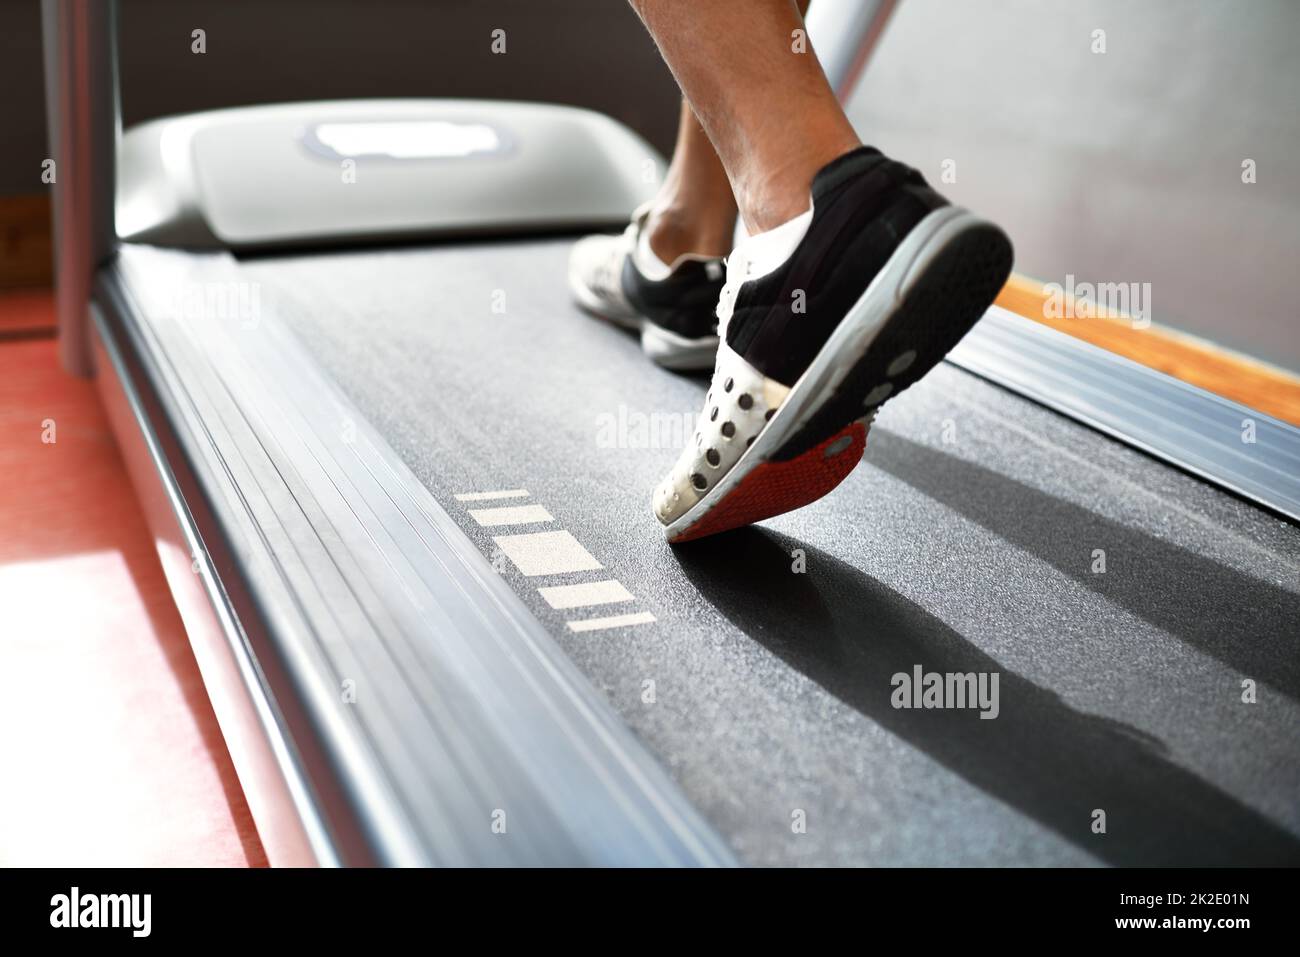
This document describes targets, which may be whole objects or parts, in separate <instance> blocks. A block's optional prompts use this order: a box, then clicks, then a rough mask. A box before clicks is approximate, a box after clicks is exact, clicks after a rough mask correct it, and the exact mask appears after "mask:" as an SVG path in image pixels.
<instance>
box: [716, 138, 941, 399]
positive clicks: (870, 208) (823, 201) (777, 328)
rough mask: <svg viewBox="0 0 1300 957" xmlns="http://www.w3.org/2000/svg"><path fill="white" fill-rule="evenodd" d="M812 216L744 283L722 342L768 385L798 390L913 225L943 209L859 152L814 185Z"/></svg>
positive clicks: (930, 194)
mask: <svg viewBox="0 0 1300 957" xmlns="http://www.w3.org/2000/svg"><path fill="white" fill-rule="evenodd" d="M812 198H813V216H812V222H811V223H810V224H809V226H808V231H807V233H806V234H805V235H804V238H803V240H802V241H801V242H800V243H799V246H798V247H797V248H796V249H795V251H794V253H793V254H792V255H791V256H790V258H789V259H788V260H786V262H784V263H783V264H782V265H781V266H779V267H778V268H777V269H775V270H773V271H772V272H770V273H768V274H766V275H764V276H760V277H759V278H757V279H754V280H750V281H749V282H746V283H744V284H743V285H741V287H740V289H739V290H738V292H737V294H736V302H735V308H734V311H733V312H732V316H731V319H730V321H729V322H728V323H727V344H728V345H729V346H730V347H731V348H732V349H734V350H735V351H736V352H737V353H738V354H739V355H741V356H742V357H743V358H744V359H745V360H746V361H747V362H748V363H749V364H750V365H752V366H753V367H754V368H756V369H757V370H758V371H759V372H761V373H763V374H764V375H765V376H767V377H768V378H771V379H775V380H777V381H778V382H781V383H783V384H785V385H794V383H795V382H796V381H798V379H799V377H800V376H801V375H803V373H804V370H806V369H807V368H808V366H809V365H811V364H812V361H813V359H814V358H816V356H817V353H818V352H820V351H821V348H822V346H824V345H825V344H826V342H827V340H828V339H829V338H830V336H831V333H833V332H834V331H835V328H836V326H838V325H839V323H840V321H841V320H842V319H843V318H844V317H845V316H846V315H847V314H848V312H849V310H850V309H851V308H852V307H853V305H854V304H855V303H856V302H857V301H858V299H859V298H861V296H862V293H863V292H865V291H866V288H867V286H868V285H870V283H871V280H872V279H873V278H874V277H875V276H876V274H877V273H878V272H880V270H881V268H882V267H883V266H884V265H885V263H886V261H887V260H888V259H889V257H890V256H891V255H892V254H893V253H894V251H895V250H896V249H897V248H898V246H899V244H901V243H902V241H903V239H904V238H905V237H906V236H907V234H908V233H909V232H911V231H912V229H913V227H915V226H916V224H917V223H919V222H920V221H921V220H922V219H924V218H925V217H926V216H927V215H928V214H930V213H931V212H933V211H934V210H936V209H938V208H940V207H942V206H946V205H948V202H947V200H945V199H944V198H943V197H942V196H940V195H939V194H938V193H936V192H935V191H934V190H932V189H930V187H929V186H928V185H926V182H925V179H924V178H923V177H922V176H921V174H920V173H919V172H917V171H916V170H914V169H912V168H911V167H909V166H905V165H904V164H902V163H898V162H895V161H894V160H891V159H889V158H888V157H886V156H884V155H883V154H882V153H881V152H880V151H879V150H876V149H874V148H872V147H869V146H863V147H860V148H858V149H856V150H853V151H852V152H850V153H846V154H844V155H843V156H841V157H839V158H838V159H836V160H834V161H833V162H831V163H829V164H828V165H826V166H825V167H823V168H822V170H821V171H820V172H819V173H818V174H817V176H816V178H815V179H814V180H813V186H812Z"/></svg>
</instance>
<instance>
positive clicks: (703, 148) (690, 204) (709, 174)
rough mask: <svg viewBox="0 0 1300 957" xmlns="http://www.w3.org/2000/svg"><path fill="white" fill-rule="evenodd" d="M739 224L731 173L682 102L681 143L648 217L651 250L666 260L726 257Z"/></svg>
mask: <svg viewBox="0 0 1300 957" xmlns="http://www.w3.org/2000/svg"><path fill="white" fill-rule="evenodd" d="M735 226H736V200H735V198H734V196H733V195H732V192H731V183H730V181H729V180H728V179H727V171H726V170H725V169H723V167H722V163H721V162H720V161H719V160H718V154H717V152H716V151H715V150H714V149H713V144H712V143H710V142H709V136H708V134H707V133H705V132H704V129H703V128H702V127H701V126H700V121H699V120H698V119H696V118H695V113H694V112H693V111H692V110H691V107H690V104H689V103H687V102H686V101H685V100H683V101H682V109H681V117H680V119H679V120H678V123H677V144H676V146H675V147H674V148H673V158H672V161H671V162H670V163H669V164H668V172H667V173H666V174H665V176H664V181H663V185H662V186H660V188H659V193H658V195H656V196H655V199H654V203H653V205H652V206H651V208H650V216H649V218H648V219H647V221H646V233H647V236H648V239H649V242H650V248H651V249H652V250H654V253H655V255H656V256H658V257H659V259H660V260H661V261H663V262H664V263H671V262H673V261H675V260H676V259H677V258H678V257H679V256H684V255H687V254H690V253H694V254H695V255H698V256H725V255H726V254H727V253H728V252H730V251H731V239H732V236H733V235H734V233H735Z"/></svg>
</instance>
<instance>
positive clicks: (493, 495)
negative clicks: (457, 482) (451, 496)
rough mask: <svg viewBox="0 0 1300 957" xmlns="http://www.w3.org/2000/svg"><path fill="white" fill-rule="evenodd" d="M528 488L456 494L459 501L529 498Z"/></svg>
mask: <svg viewBox="0 0 1300 957" xmlns="http://www.w3.org/2000/svg"><path fill="white" fill-rule="evenodd" d="M527 497H528V489H526V488H507V489H502V490H501V491H499V492H462V493H461V494H460V495H457V496H456V501H458V502H491V501H493V500H494V499H498V498H527Z"/></svg>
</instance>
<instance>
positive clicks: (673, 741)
mask: <svg viewBox="0 0 1300 957" xmlns="http://www.w3.org/2000/svg"><path fill="white" fill-rule="evenodd" d="M42 2H43V17H44V28H45V44H46V50H45V52H46V73H47V90H48V91H49V110H50V130H51V135H52V138H53V141H54V150H55V151H54V155H55V157H56V160H57V164H58V169H59V185H58V188H57V189H56V191H55V194H54V198H55V206H54V210H55V238H56V247H57V257H58V263H57V265H58V280H57V281H58V287H57V296H58V313H59V330H60V348H61V352H62V358H63V361H64V363H65V366H66V367H67V368H68V369H69V370H70V371H72V372H74V373H77V374H82V375H90V376H94V377H95V379H96V381H97V384H98V388H99V391H100V393H101V396H102V399H103V402H104V404H105V406H106V408H107V409H108V411H109V415H110V419H111V421H112V423H113V427H114V430H115V433H116V436H117V438H118V442H119V444H120V446H121V449H122V452H123V456H124V459H125V461H126V463H127V466H128V469H129V471H130V474H131V476H132V480H133V482H134V484H135V486H136V488H137V490H138V492H139V495H140V498H141V502H142V504H143V508H144V510H145V513H146V516H147V518H148V520H149V524H150V528H151V529H152V532H153V534H154V536H155V539H156V542H157V548H158V554H159V558H160V560H161V563H162V566H163V569H164V572H165V574H166V577H167V580H168V583H169V585H170V587H171V589H172V592H173V595H174V597H175V600H176V603H177V606H178V608H179V610H180V612H181V615H182V618H183V620H184V622H185V625H186V629H187V631H188V633H189V636H190V640H191V643H192V645H193V648H194V653H195V657H196V659H197V661H198V664H199V667H200V670H201V672H202V674H203V678H204V682H205V684H206V687H207V690H208V693H209V695H210V697H211V699H212V703H213V707H214V709H215V711H216V715H217V718H218V720H219V722H220V725H221V728H222V732H223V735H224V737H225V739H226V742H227V745H228V746H229V750H230V753H231V757H232V759H233V761H234V764H235V767H236V770H237V772H238V774H239V778H240V781H241V785H242V786H243V788H244V791H245V793H246V795H247V798H248V803H249V807H250V809H251V811H252V813H253V816H254V819H255V821H256V823H257V826H258V831H259V834H260V836H261V839H262V841H263V844H264V845H265V847H266V851H267V854H268V857H269V859H270V860H271V862H272V863H273V864H276V865H290V866H294V865H339V864H342V865H373V864H377V865H406V864H413V865H428V864H435V865H444V864H447V865H466V864H472V865H573V864H579V865H585V864H590V865H652V866H658V865H666V866H678V865H705V866H718V865H721V866H726V865H733V864H746V865H790V864H813V865H940V864H941V865H1085V866H1087V865H1098V864H1102V865H1105V864H1112V865H1238V864H1250V865H1254V864H1296V863H1300V801H1298V800H1297V795H1300V745H1298V743H1297V739H1296V729H1297V728H1298V727H1300V535H1298V534H1297V529H1296V522H1297V520H1300V431H1298V430H1297V429H1295V428H1294V427H1292V426H1290V425H1288V424H1286V423H1283V422H1280V421H1276V420H1274V419H1271V418H1269V417H1268V416H1265V415H1261V414H1259V413H1258V412H1255V411H1253V410H1251V409H1248V408H1245V407H1243V406H1240V405H1238V404H1236V403H1233V402H1230V401H1227V400H1225V399H1222V398H1220V397H1218V396H1215V395H1213V394H1210V393H1208V392H1205V391H1202V390H1199V389H1196V388H1194V387H1191V386H1189V385H1186V384H1184V383H1182V382H1179V381H1177V380H1174V379H1171V378H1169V377H1167V376H1164V375H1162V374H1160V373H1158V372H1155V371H1153V370H1151V369H1148V368H1145V367H1142V366H1139V365H1136V364H1134V363H1132V362H1129V361H1127V360H1125V359H1123V358H1120V357H1118V356H1115V355H1112V354H1109V353H1106V352H1103V351H1101V350H1098V349H1096V348H1094V347H1092V346H1089V345H1087V344H1085V343H1083V342H1080V341H1078V340H1075V339H1072V338H1070V337H1067V336H1064V335H1061V334H1059V333H1057V332H1055V331H1053V330H1051V329H1048V328H1046V327H1044V326H1042V325H1040V324H1037V323H1034V322H1031V321H1028V320H1026V319H1023V318H1021V317H1019V316H1015V315H1013V314H1011V313H1009V312H1007V311H1005V310H1003V309H999V308H997V307H994V308H992V309H990V310H989V312H988V314H987V315H986V316H985V317H984V319H983V320H982V321H981V322H980V324H979V325H978V326H977V327H976V329H975V330H974V331H973V332H972V333H971V334H970V335H969V336H967V338H966V339H965V340H964V341H963V342H962V344H961V345H960V346H959V347H958V348H957V349H956V350H954V352H953V353H952V354H951V355H950V356H949V359H948V361H947V362H946V363H944V364H943V365H942V366H941V367H939V368H938V369H936V370H935V371H934V372H933V373H932V374H930V375H929V376H928V377H927V378H926V379H925V380H924V381H922V382H921V383H919V384H918V385H917V386H916V387H914V388H912V389H910V390H908V392H907V393H905V394H904V395H902V396H900V397H899V398H897V399H896V400H894V401H893V402H891V403H889V404H888V405H887V406H886V407H885V408H884V410H883V412H882V414H881V415H880V417H879V419H878V420H877V423H876V424H875V426H874V428H873V429H872V431H871V435H870V437H869V441H868V448H867V452H866V456H865V460H864V462H863V463H862V464H861V465H860V466H859V467H858V469H857V470H856V471H855V472H854V473H853V474H852V475H850V476H849V478H848V479H847V480H846V481H845V482H844V484H843V485H842V486H841V487H840V488H839V489H837V490H836V491H835V492H834V493H832V494H831V495H830V496H828V497H827V498H825V499H823V500H821V501H819V502H817V503H815V504H813V505H811V506H809V507H807V508H804V509H801V510H799V511H797V512H794V513H791V514H787V515H784V516H780V517H779V518H776V519H774V520H771V521H768V522H766V523H763V524H762V525H761V526H757V527H752V528H747V529H743V530H738V531H736V532H732V533H728V534H727V535H725V536H718V537H714V538H710V539H705V540H702V541H699V542H696V543H692V544H689V545H686V546H682V547H677V548H670V547H669V546H668V545H667V544H666V542H665V541H664V537H663V533H662V530H661V528H660V527H659V525H658V523H657V521H656V520H655V519H654V517H653V515H652V514H651V512H650V508H649V494H650V489H651V488H652V487H653V484H654V482H655V481H656V480H657V479H658V478H659V476H660V474H661V473H662V472H663V471H664V470H666V469H667V468H668V467H669V466H670V464H671V462H672V461H673V459H674V458H675V457H676V450H677V448H678V447H680V444H681V443H682V442H683V441H685V440H686V438H687V437H688V436H689V434H690V422H691V421H692V419H693V417H694V415H695V413H696V411H697V410H698V408H699V405H700V397H701V394H702V392H703V391H704V389H705V385H706V383H705V381H704V380H701V379H697V378H692V377H686V376H681V375H678V374H674V373H671V372H668V371H665V370H662V369H659V368H657V367H655V366H653V365H651V364H650V363H649V362H647V361H646V360H645V358H644V356H643V355H642V354H641V351H640V348H639V345H638V343H637V342H636V341H635V339H634V338H632V337H629V336H628V335H627V334H626V333H624V332H622V331H620V330H618V329H617V328H615V327H613V326H612V325H610V324H606V323H601V322H599V321H595V320H593V319H592V318H590V317H588V316H586V315H583V314H582V313H580V312H579V311H578V310H577V309H576V308H575V307H574V306H573V305H572V304H571V302H570V299H569V295H568V292H567V288H566V284H565V263H566V256H567V252H568V248H569V246H570V244H571V243H572V241H573V238H574V236H575V235H579V234H581V233H583V232H585V231H589V230H591V229H600V228H606V229H608V228H617V227H618V226H619V225H621V224H622V223H624V222H625V221H626V216H627V213H628V211H629V210H630V209H632V208H633V207H634V206H635V205H636V204H637V203H639V202H640V201H641V200H642V199H644V198H645V197H646V196H647V195H648V194H649V193H650V192H651V191H652V190H653V188H654V181H655V175H653V174H655V173H657V172H658V171H659V169H661V165H662V158H661V157H659V156H657V155H656V154H655V153H654V151H653V150H652V149H651V148H650V147H649V146H648V145H647V144H646V143H645V142H644V141H642V140H641V139H640V138H639V137H637V136H636V135H635V134H633V133H632V132H631V131H629V130H627V129H626V128H624V127H622V126H621V125H619V124H617V123H615V122H614V121H612V120H610V119H608V118H606V117H603V116H599V115H597V114H594V113H591V112H587V111H583V110H577V109H572V108H567V107H558V106H549V105H544V104H535V103H509V102H486V101H484V102H475V101H450V100H416V99H412V100H389V101H347V102H326V103H302V104H286V105H280V106H269V107H250V108H241V109H232V110H219V111H213V112H208V113H199V114H191V115H188V116H181V117H174V118H170V119H166V120H158V121H153V122H150V123H147V124H144V125H142V126H140V127H137V128H135V129H132V130H128V131H126V132H125V133H122V132H121V131H120V128H119V127H120V123H119V111H118V107H117V78H116V65H115V55H116V54H115V48H116V47H115V40H114V22H115V11H114V4H111V3H102V4H100V3H87V2H81V0H42ZM891 6H892V4H891V3H888V2H880V3H841V2H840V0H817V3H816V4H814V8H813V11H812V15H811V18H810V23H809V26H810V31H811V33H812V35H813V37H814V39H815V40H816V42H817V46H818V49H819V52H820V53H821V54H822V57H823V60H824V61H825V63H826V65H827V67H828V73H829V74H830V75H831V77H832V79H833V80H834V82H835V84H836V88H837V89H838V90H840V91H841V94H844V93H846V92H847V90H848V89H851V87H852V85H853V79H854V77H855V76H856V74H857V71H858V70H860V69H861V66H862V64H863V63H864V62H865V58H866V55H867V52H868V51H869V48H870V44H871V43H872V42H874V40H875V38H876V37H878V35H879V33H880V30H881V27H882V25H883V23H884V20H885V18H886V17H887V16H888V13H889V9H890V7H891ZM647 171H650V173H651V174H652V175H646V174H647ZM1247 435H1249V437H1250V439H1252V441H1246V440H1245V437H1246V436H1247ZM930 673H937V674H940V675H948V674H972V675H983V676H986V677H990V678H991V676H994V675H996V676H997V681H998V684H997V685H996V688H997V695H996V700H995V702H993V703H992V704H993V707H983V708H966V709H930V708H926V707H924V706H923V705H922V706H919V707H911V706H909V707H902V706H900V702H899V699H898V698H897V697H896V696H895V687H896V684H897V676H899V675H903V676H914V675H915V676H918V677H919V676H922V675H926V674H930ZM905 703H910V702H905ZM916 704H921V702H920V701H919V699H918V701H917V702H916ZM994 713H995V716H994Z"/></svg>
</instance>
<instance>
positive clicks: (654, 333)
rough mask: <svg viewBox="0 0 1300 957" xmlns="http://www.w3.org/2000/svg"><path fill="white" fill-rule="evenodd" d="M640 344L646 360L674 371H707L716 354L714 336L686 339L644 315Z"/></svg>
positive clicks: (711, 365)
mask: <svg viewBox="0 0 1300 957" xmlns="http://www.w3.org/2000/svg"><path fill="white" fill-rule="evenodd" d="M641 348H642V350H643V351H644V352H645V354H646V355H648V356H649V357H650V360H651V361H652V362H654V363H656V364H658V365H661V366H663V367H664V368H665V369H672V370H673V371H675V372H707V371H708V370H709V369H712V368H713V364H714V362H715V361H716V360H717V358H718V337H717V336H704V337H703V338H702V339H687V338H686V337H685V336H679V335H677V333H675V332H669V331H668V330H667V329H664V328H663V327H662V326H656V325H655V324H654V323H653V322H651V321H650V320H648V319H643V320H642V324H641Z"/></svg>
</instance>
